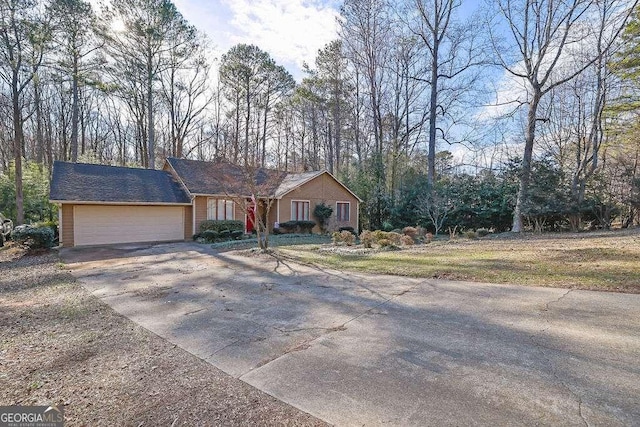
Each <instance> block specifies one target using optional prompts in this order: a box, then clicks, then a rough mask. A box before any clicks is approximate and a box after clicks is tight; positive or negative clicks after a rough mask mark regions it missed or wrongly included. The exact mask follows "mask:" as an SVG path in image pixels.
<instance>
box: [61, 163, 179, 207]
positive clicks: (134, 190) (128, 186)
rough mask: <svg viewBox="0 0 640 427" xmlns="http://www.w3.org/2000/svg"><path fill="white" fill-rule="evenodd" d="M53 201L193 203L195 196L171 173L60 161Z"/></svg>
mask: <svg viewBox="0 0 640 427" xmlns="http://www.w3.org/2000/svg"><path fill="white" fill-rule="evenodd" d="M49 198H50V199H51V201H52V202H104V203H118V202H121V203H149V204H154V203H158V204H189V203H191V198H190V197H189V195H188V194H187V193H186V191H184V189H183V188H182V186H181V185H180V183H178V181H176V180H175V179H174V178H173V176H172V175H171V173H169V172H166V171H162V170H152V169H140V168H128V167H120V166H105V165H93V164H86V163H69V162H60V161H56V162H55V163H54V164H53V176H52V177H51V191H50V195H49Z"/></svg>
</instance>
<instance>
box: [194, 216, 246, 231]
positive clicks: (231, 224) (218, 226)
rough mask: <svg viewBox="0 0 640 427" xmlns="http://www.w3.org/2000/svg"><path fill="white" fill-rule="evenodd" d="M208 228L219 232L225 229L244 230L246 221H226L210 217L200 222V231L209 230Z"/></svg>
mask: <svg viewBox="0 0 640 427" xmlns="http://www.w3.org/2000/svg"><path fill="white" fill-rule="evenodd" d="M207 230H211V231H217V232H218V233H220V232H221V231H223V230H227V231H236V230H240V231H244V223H243V222H242V221H238V220H235V219H229V220H224V221H217V220H210V219H208V220H206V221H202V222H201V223H200V233H203V232H204V231H207Z"/></svg>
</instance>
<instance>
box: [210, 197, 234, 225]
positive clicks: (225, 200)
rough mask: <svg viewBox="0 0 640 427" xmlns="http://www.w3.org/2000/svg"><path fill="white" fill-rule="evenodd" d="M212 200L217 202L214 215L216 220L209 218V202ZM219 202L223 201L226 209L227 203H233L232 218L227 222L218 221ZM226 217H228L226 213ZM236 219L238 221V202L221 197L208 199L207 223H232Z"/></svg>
mask: <svg viewBox="0 0 640 427" xmlns="http://www.w3.org/2000/svg"><path fill="white" fill-rule="evenodd" d="M210 200H215V206H216V211H215V215H214V217H215V218H209V201H210ZM219 200H223V201H224V202H225V209H226V202H231V218H227V219H225V220H221V219H218V201H219ZM225 216H226V212H225ZM235 219H236V202H235V201H234V200H233V199H229V198H220V197H207V221H231V220H235Z"/></svg>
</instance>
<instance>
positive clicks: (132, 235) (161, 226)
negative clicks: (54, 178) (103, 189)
mask: <svg viewBox="0 0 640 427" xmlns="http://www.w3.org/2000/svg"><path fill="white" fill-rule="evenodd" d="M73 224H74V237H75V245H76V246H85V245H108V244H114V243H133V242H162V241H172V240H183V239H184V208H183V207H181V206H107V205H95V206H86V205H76V206H74V207H73Z"/></svg>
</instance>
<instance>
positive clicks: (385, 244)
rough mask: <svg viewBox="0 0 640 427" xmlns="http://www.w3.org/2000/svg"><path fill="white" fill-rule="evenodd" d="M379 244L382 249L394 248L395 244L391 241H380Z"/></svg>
mask: <svg viewBox="0 0 640 427" xmlns="http://www.w3.org/2000/svg"><path fill="white" fill-rule="evenodd" d="M378 244H379V245H380V247H381V248H388V247H391V246H393V243H391V240H389V239H380V240H379V241H378Z"/></svg>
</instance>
